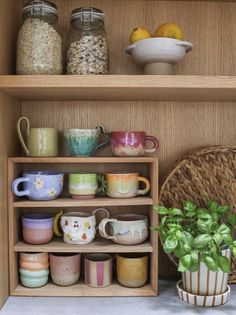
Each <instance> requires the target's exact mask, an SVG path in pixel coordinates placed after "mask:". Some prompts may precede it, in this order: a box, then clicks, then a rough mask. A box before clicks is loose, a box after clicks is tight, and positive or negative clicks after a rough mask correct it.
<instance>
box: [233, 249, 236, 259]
mask: <svg viewBox="0 0 236 315" xmlns="http://www.w3.org/2000/svg"><path fill="white" fill-rule="evenodd" d="M232 254H233V256H234V259H236V247H233V249H232Z"/></svg>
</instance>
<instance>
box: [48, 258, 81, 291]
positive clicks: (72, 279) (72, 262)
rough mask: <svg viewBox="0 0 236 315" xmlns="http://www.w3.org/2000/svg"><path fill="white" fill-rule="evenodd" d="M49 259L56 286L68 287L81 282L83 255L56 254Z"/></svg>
mask: <svg viewBox="0 0 236 315" xmlns="http://www.w3.org/2000/svg"><path fill="white" fill-rule="evenodd" d="M49 258H50V274H51V277H52V281H53V282H54V283H55V284H57V285H61V286H68V285H72V284H74V283H76V282H77V281H78V280H79V277H80V259H81V254H71V253H63V254H62V253H54V254H50V255H49Z"/></svg>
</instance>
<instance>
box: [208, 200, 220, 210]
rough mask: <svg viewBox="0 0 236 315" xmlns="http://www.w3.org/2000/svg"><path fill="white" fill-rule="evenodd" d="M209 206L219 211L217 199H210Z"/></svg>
mask: <svg viewBox="0 0 236 315" xmlns="http://www.w3.org/2000/svg"><path fill="white" fill-rule="evenodd" d="M208 207H209V208H210V209H211V211H217V208H218V203H217V202H216V201H215V200H210V201H209V202H208Z"/></svg>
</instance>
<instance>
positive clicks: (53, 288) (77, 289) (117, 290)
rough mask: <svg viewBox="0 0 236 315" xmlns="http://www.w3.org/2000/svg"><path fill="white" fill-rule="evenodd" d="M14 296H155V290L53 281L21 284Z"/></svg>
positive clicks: (117, 285) (14, 291)
mask: <svg viewBox="0 0 236 315" xmlns="http://www.w3.org/2000/svg"><path fill="white" fill-rule="evenodd" d="M11 295H15V296H129V297H131V296H155V295H156V292H155V291H154V290H153V288H152V287H151V285H150V284H146V285H145V286H143V287H141V288H126V287H123V286H121V285H119V284H118V283H114V284H112V285H110V286H108V287H105V288H99V289H98V288H93V287H89V286H87V285H86V284H84V283H78V284H74V285H72V286H69V287H60V286H57V285H55V284H53V283H48V284H47V285H45V286H44V287H41V288H35V289H30V288H25V287H23V286H22V285H20V284H19V285H17V287H16V288H15V289H14V290H13V291H11Z"/></svg>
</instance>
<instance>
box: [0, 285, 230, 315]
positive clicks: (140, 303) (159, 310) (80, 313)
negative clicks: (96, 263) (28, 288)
mask: <svg viewBox="0 0 236 315" xmlns="http://www.w3.org/2000/svg"><path fill="white" fill-rule="evenodd" d="M175 286H176V281H166V280H160V282H159V292H160V294H159V296H158V297H138V298H133V297H132V298H129V297H121V298H120V297H114V298H110V297H106V298H101V297H78V298H76V297H71V298H66V297H65V298H64V297H63V298H59V297H43V298H42V297H36V298H35V297H9V298H8V300H7V302H6V303H5V305H4V307H3V308H2V310H1V311H0V314H1V315H49V314H50V315H54V314H55V315H108V314H109V315H145V314H148V315H149V314H156V315H166V314H183V315H188V314H189V315H191V314H193V315H195V314H204V315H210V314H214V315H223V314H225V315H236V285H231V298H230V301H229V302H228V303H227V304H225V305H223V306H220V307H215V308H214V307H213V308H203V307H195V306H192V305H189V304H186V303H184V302H182V301H181V300H180V299H179V298H178V296H177V293H176V289H175ZM213 312H214V313H213Z"/></svg>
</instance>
